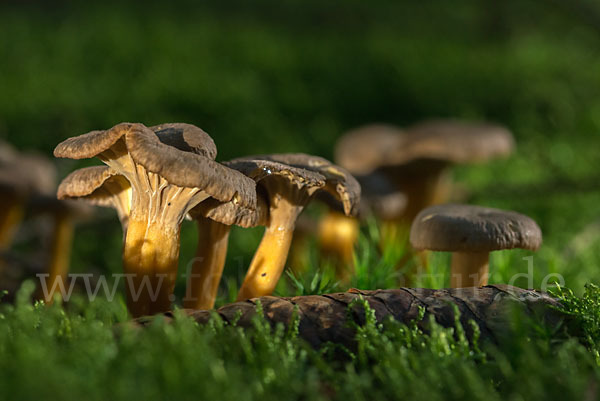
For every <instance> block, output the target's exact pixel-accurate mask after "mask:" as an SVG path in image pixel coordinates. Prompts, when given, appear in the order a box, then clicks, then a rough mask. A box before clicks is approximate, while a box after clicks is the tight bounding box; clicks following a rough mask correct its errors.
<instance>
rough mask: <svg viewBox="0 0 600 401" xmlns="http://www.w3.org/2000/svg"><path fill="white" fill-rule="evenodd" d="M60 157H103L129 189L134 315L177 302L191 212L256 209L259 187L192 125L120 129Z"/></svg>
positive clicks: (66, 149)
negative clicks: (216, 204) (210, 205)
mask: <svg viewBox="0 0 600 401" xmlns="http://www.w3.org/2000/svg"><path fill="white" fill-rule="evenodd" d="M54 155H55V156H56V157H65V158H71V159H85V158H92V157H98V158H99V159H100V160H102V161H103V162H104V163H105V164H106V165H108V166H109V167H110V168H111V170H112V171H114V172H115V173H116V174H118V175H120V176H123V177H124V178H125V179H126V180H127V181H128V182H129V184H130V186H131V211H130V216H129V222H128V227H127V234H126V236H125V241H124V242H125V244H124V249H123V269H124V271H125V273H126V274H127V275H130V276H129V277H130V278H131V281H130V282H129V283H128V284H129V285H128V287H129V288H128V291H127V303H128V307H129V310H130V311H131V313H132V314H133V315H134V316H141V315H146V314H154V313H159V312H163V311H165V310H168V309H169V308H170V305H171V302H172V301H173V300H174V296H173V289H174V286H175V279H176V275H177V267H178V261H179V237H180V226H181V223H182V221H183V219H184V218H185V216H186V215H187V214H188V213H189V211H190V210H191V209H192V208H194V207H195V206H196V205H198V204H199V203H200V202H202V201H204V200H206V199H208V198H209V197H213V198H215V199H217V200H219V201H221V202H229V201H234V202H237V203H239V204H242V205H244V206H245V207H248V208H251V209H253V208H255V207H256V188H255V183H254V182H253V181H252V180H248V179H247V178H246V177H244V176H243V175H241V174H239V173H238V172H236V171H233V170H231V169H228V168H226V167H224V166H223V165H221V164H219V163H217V162H216V161H214V158H215V156H216V147H215V144H214V142H213V141H212V139H211V138H210V136H208V134H206V133H205V132H204V131H202V130H201V129H200V128H197V127H195V126H193V125H189V124H164V125H161V126H156V127H152V128H151V129H150V128H147V127H146V126H144V125H143V124H133V123H121V124H118V125H116V126H114V127H113V128H111V129H109V130H107V131H92V132H90V133H88V134H84V135H81V136H78V137H74V138H70V139H67V140H66V141H64V142H62V143H61V144H59V145H58V146H57V147H56V149H55V151H54Z"/></svg>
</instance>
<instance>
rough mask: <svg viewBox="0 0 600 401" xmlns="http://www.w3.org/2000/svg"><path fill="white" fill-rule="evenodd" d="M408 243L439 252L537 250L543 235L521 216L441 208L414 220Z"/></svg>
mask: <svg viewBox="0 0 600 401" xmlns="http://www.w3.org/2000/svg"><path fill="white" fill-rule="evenodd" d="M410 242H411V244H412V246H413V247H415V248H416V249H427V250H431V251H442V252H491V251H497V250H502V249H513V248H521V249H529V250H534V251H535V250H537V249H538V248H539V247H540V246H541V244H542V232H541V230H540V228H539V227H538V225H537V224H536V222H535V221H534V220H533V219H531V218H529V217H527V216H525V215H522V214H520V213H516V212H511V211H505V210H500V209H493V208H487V207H481V206H472V205H452V204H450V205H440V206H433V207H430V208H427V209H425V210H423V211H421V212H420V213H419V214H418V215H417V217H416V218H415V220H414V222H413V224H412V228H411V232H410Z"/></svg>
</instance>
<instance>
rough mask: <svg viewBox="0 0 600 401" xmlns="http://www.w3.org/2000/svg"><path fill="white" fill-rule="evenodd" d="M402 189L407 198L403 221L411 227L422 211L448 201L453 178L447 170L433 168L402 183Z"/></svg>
mask: <svg viewBox="0 0 600 401" xmlns="http://www.w3.org/2000/svg"><path fill="white" fill-rule="evenodd" d="M400 189H401V190H402V191H403V192H404V193H405V194H406V197H407V205H406V210H405V212H404V215H403V219H402V220H403V221H404V223H405V224H408V225H410V224H411V223H412V221H413V220H414V218H415V217H416V216H417V214H419V212H420V211H421V210H423V209H425V208H428V207H429V206H434V205H439V204H442V203H446V202H447V201H448V199H449V197H450V193H451V189H452V176H451V175H450V171H449V170H448V169H446V168H432V169H430V170H426V171H425V172H423V173H421V174H417V175H416V176H413V177H412V179H411V180H410V181H408V180H407V181H406V182H402V183H401V187H400Z"/></svg>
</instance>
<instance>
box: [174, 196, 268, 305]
mask: <svg viewBox="0 0 600 401" xmlns="http://www.w3.org/2000/svg"><path fill="white" fill-rule="evenodd" d="M268 213H269V210H268V206H267V203H266V201H265V200H264V198H263V197H262V196H260V195H258V196H257V208H256V209H255V210H251V209H248V208H245V207H243V206H241V205H238V204H235V203H234V202H226V203H220V202H218V201H216V200H214V199H208V200H206V201H204V202H202V203H200V204H199V205H198V206H196V207H195V208H194V209H192V210H191V211H190V216H191V217H192V218H193V219H194V220H195V221H196V223H197V224H198V248H197V251H196V258H195V259H194V263H193V265H192V270H191V274H190V276H189V278H188V288H187V291H186V298H185V299H184V307H186V308H189V309H201V310H209V309H212V308H213V307H214V305H215V301H216V299H217V291H218V289H219V282H220V281H221V276H222V275H223V268H224V267H225V259H226V257H227V247H228V242H229V233H230V231H231V226H232V225H236V226H240V227H244V228H249V227H256V226H265V225H266V224H267V221H268Z"/></svg>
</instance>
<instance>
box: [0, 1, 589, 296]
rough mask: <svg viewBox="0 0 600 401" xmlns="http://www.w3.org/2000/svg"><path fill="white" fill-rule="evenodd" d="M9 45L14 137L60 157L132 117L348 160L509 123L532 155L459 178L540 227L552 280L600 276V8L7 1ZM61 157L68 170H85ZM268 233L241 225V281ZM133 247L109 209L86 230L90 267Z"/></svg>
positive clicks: (235, 248)
mask: <svg viewBox="0 0 600 401" xmlns="http://www.w3.org/2000/svg"><path fill="white" fill-rule="evenodd" d="M0 54H1V55H2V59H1V61H0V94H1V96H0V138H2V139H4V140H7V141H9V142H11V143H13V144H14V145H15V146H17V147H18V148H19V149H22V150H25V149H36V150H38V151H40V152H43V153H45V154H47V155H48V156H51V152H52V149H53V148H54V146H55V145H56V144H57V143H58V142H60V141H62V140H63V139H65V138H67V137H69V136H74V135H78V134H81V133H85V132H87V131H90V130H93V129H105V128H109V127H111V126H113V125H114V124H116V123H118V122H121V121H132V122H143V123H145V124H147V125H154V124H158V123H163V122H188V123H192V124H196V125H198V126H200V127H202V128H203V129H204V130H206V131H207V132H208V133H209V134H211V136H212V137H213V138H214V140H215V142H216V144H217V146H218V149H219V155H218V159H219V160H227V159H229V158H232V157H236V156H241V155H247V154H253V153H268V152H307V153H312V154H317V155H321V156H324V157H327V158H331V157H332V154H333V146H334V144H335V142H336V139H337V138H338V137H339V136H341V135H342V133H343V132H344V131H345V130H347V129H350V128H353V127H355V126H357V125H361V124H365V123H370V122H386V123H392V124H397V125H399V126H406V125H408V124H411V123H414V122H417V121H419V120H422V119H425V118H429V117H453V118H465V119H485V120H491V121H494V122H498V123H501V124H504V125H506V126H508V127H509V128H510V129H511V130H512V131H513V132H514V134H515V136H516V138H517V142H518V151H517V153H516V154H515V156H513V157H512V158H510V159H508V160H504V161H499V162H494V163H491V164H488V165H485V166H470V167H467V166H465V167H460V168H457V169H455V173H456V178H457V180H458V181H460V182H461V183H463V184H464V186H465V187H466V188H467V190H468V191H469V192H470V194H471V199H470V200H471V201H472V202H473V203H477V204H482V205H488V206H495V207H502V208H509V209H514V210H517V211H519V212H522V213H525V214H528V215H530V216H531V217H533V218H534V219H535V220H537V221H538V222H539V224H540V226H541V228H542V230H543V232H544V236H545V246H544V247H543V249H542V250H541V251H540V253H539V254H538V256H536V258H535V268H536V280H537V281H536V283H535V284H536V286H539V280H541V278H542V277H544V276H545V275H546V274H548V273H551V272H558V273H561V274H563V275H564V276H565V279H566V284H567V285H569V286H571V287H573V288H575V289H580V288H581V287H582V286H583V284H584V283H585V282H588V281H596V282H598V281H600V263H598V262H599V261H600V240H599V238H600V228H598V224H599V223H598V222H600V206H599V205H600V169H599V165H600V162H599V161H600V156H599V154H598V148H599V145H600V5H598V4H597V3H595V2H593V1H588V0H576V1H571V2H566V1H560V0H554V1H548V2H539V1H531V0H505V1H491V0H490V1H471V0H461V1H453V2H448V1H442V0H429V1H423V2H397V1H386V0H376V1H370V2H364V1H358V0H345V1H339V0H332V1H327V2H323V1H316V0H304V1H299V0H286V1H275V0H259V1H252V2H250V1H242V0H233V1H204V2H192V1H185V2H171V3H165V2H141V1H140V2H134V3H128V4H122V3H120V2H113V1H105V2H102V3H98V4H93V3H82V4H78V3H76V2H72V3H71V2H63V1H49V2H39V3H38V2H20V1H19V2H4V3H2V5H0ZM56 163H57V166H58V167H59V171H60V176H61V177H63V176H65V175H66V174H67V173H68V172H69V171H72V170H73V169H75V168H77V167H79V166H82V165H84V164H82V163H79V162H73V161H64V160H60V161H57V162H56ZM594 224H595V225H594ZM183 230H184V233H183V234H184V235H183V247H182V258H181V264H182V268H183V267H184V266H185V265H186V264H187V263H188V262H189V260H190V258H191V257H192V256H193V252H194V247H195V241H196V239H195V229H194V227H193V225H192V224H191V223H186V224H185V226H184V229H183ZM259 239H260V230H245V231H243V230H235V231H234V233H233V235H232V245H231V251H230V258H229V261H228V275H230V276H233V277H237V276H240V275H241V274H243V271H244V269H245V267H246V266H247V264H248V263H249V261H250V257H251V255H252V252H253V251H254V249H255V245H256V243H257V242H258V240H259ZM120 243H121V233H120V228H119V225H118V222H117V219H116V217H115V216H114V214H113V213H111V212H110V211H104V212H101V213H100V214H99V218H98V220H96V221H93V222H87V223H85V224H82V225H81V227H80V229H79V231H78V236H77V238H76V244H75V254H74V256H73V265H74V270H75V271H85V270H89V269H95V270H99V271H102V270H106V269H109V270H111V271H115V272H118V271H119V269H120V257H119V253H120ZM21 246H22V248H23V249H27V245H21ZM29 246H32V245H29ZM528 255H529V253H525V252H513V253H510V254H508V253H500V254H498V255H497V256H495V258H494V259H493V260H492V272H493V274H496V275H493V276H492V282H494V281H496V282H502V281H506V280H507V279H508V277H510V276H511V275H512V274H515V273H518V272H520V271H523V270H526V264H525V262H524V261H522V260H521V258H522V257H523V256H528ZM495 265H496V268H495V267H494V266H495ZM494 272H496V273H494ZM440 285H443V283H440Z"/></svg>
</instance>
